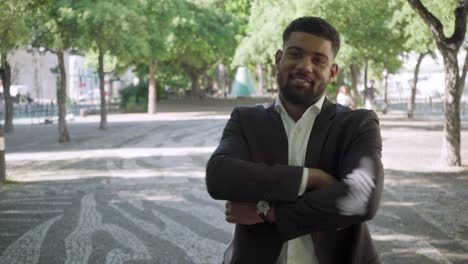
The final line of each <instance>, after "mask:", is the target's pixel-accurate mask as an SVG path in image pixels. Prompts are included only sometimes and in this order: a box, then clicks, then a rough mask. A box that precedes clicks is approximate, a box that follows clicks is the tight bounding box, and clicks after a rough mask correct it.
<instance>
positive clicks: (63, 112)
mask: <svg viewBox="0 0 468 264" xmlns="http://www.w3.org/2000/svg"><path fill="white" fill-rule="evenodd" d="M57 59H58V67H59V74H60V77H59V78H60V80H59V82H58V83H59V86H58V87H57V102H58V109H59V113H58V114H59V119H58V132H59V143H65V142H69V141H70V135H69V134H68V129H67V121H66V119H65V117H66V116H67V106H66V103H67V75H66V72H65V63H64V58H63V51H62V50H58V51H57Z"/></svg>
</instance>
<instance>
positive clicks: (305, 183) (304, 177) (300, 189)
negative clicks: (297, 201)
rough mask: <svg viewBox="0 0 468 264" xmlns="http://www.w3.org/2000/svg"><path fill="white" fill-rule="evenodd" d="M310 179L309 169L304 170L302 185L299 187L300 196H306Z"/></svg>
mask: <svg viewBox="0 0 468 264" xmlns="http://www.w3.org/2000/svg"><path fill="white" fill-rule="evenodd" d="M308 179H309V169H308V168H304V171H303V172H302V180H301V185H300V186H299V194H298V195H299V196H301V195H302V194H304V192H305V191H306V188H307V180H308Z"/></svg>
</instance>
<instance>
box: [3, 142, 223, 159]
mask: <svg viewBox="0 0 468 264" xmlns="http://www.w3.org/2000/svg"><path fill="white" fill-rule="evenodd" d="M214 149H215V147H214V146H209V147H181V148H119V149H97V150H76V151H44V152H23V153H11V154H6V157H5V158H6V160H7V161H35V160H36V161H51V160H69V159H97V158H121V159H126V158H141V157H164V156H189V155H202V154H203V155H209V154H211V153H213V151H214Z"/></svg>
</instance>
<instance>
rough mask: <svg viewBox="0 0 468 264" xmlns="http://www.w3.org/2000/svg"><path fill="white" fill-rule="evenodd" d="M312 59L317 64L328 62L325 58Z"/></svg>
mask: <svg viewBox="0 0 468 264" xmlns="http://www.w3.org/2000/svg"><path fill="white" fill-rule="evenodd" d="M312 61H313V62H314V63H315V64H325V63H326V61H325V60H324V59H321V58H313V59H312Z"/></svg>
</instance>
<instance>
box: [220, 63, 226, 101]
mask: <svg viewBox="0 0 468 264" xmlns="http://www.w3.org/2000/svg"><path fill="white" fill-rule="evenodd" d="M218 84H219V85H218V86H219V87H218V88H219V89H220V91H222V93H223V97H225V98H226V97H227V91H226V70H225V69H224V64H222V63H219V64H218Z"/></svg>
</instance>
